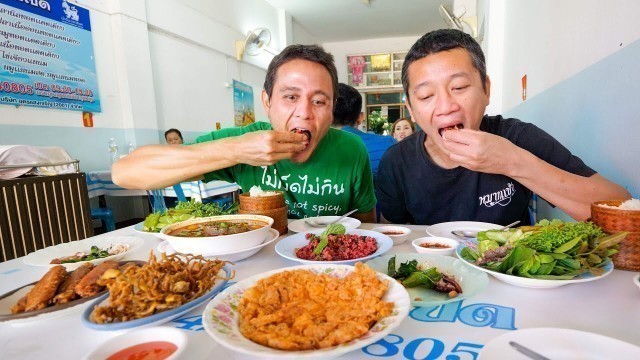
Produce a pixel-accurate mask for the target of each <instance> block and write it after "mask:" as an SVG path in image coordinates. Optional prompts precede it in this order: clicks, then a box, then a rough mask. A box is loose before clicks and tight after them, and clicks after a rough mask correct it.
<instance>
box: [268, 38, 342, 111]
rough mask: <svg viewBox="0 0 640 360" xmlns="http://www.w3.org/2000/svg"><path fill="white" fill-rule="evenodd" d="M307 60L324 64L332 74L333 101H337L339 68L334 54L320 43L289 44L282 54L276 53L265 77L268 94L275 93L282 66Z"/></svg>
mask: <svg viewBox="0 0 640 360" xmlns="http://www.w3.org/2000/svg"><path fill="white" fill-rule="evenodd" d="M296 59H301V60H307V61H311V62H314V63H317V64H320V65H322V66H324V67H325V68H326V69H327V71H328V72H329V75H331V83H332V84H333V101H334V103H335V100H336V98H337V97H338V70H336V64H335V62H334V60H333V55H331V54H329V53H328V52H326V51H325V50H324V49H323V48H322V47H321V46H318V45H299V44H298V45H289V46H287V47H286V48H284V50H282V52H280V54H278V55H276V56H275V57H274V58H273V60H271V63H270V64H269V67H268V68H267V75H266V77H265V79H264V91H265V92H266V93H267V96H269V98H271V94H272V93H273V85H274V84H275V83H276V75H277V73H278V69H279V68H280V66H282V65H284V64H286V63H288V62H289V61H291V60H296Z"/></svg>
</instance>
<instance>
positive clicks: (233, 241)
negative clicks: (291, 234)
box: [160, 214, 273, 255]
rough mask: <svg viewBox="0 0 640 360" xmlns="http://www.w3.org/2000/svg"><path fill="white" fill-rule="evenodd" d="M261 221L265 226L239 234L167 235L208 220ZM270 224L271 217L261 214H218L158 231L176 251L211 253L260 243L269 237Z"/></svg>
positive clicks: (235, 249) (239, 248)
mask: <svg viewBox="0 0 640 360" xmlns="http://www.w3.org/2000/svg"><path fill="white" fill-rule="evenodd" d="M242 220H245V221H247V220H249V221H261V222H264V223H265V226H263V227H261V228H259V229H256V230H251V231H247V232H243V233H239V234H232V235H219V236H202V237H180V236H172V235H168V234H169V233H170V232H171V231H173V230H176V229H178V228H181V227H184V226H188V225H193V224H200V223H206V222H210V221H242ZM271 225H273V219H272V218H270V217H268V216H262V215H250V214H243V215H220V216H211V217H204V218H197V219H191V220H186V221H181V222H179V223H174V224H171V225H168V226H165V227H164V228H162V230H161V231H160V234H162V237H163V238H164V239H165V240H167V241H168V242H169V244H171V247H172V248H173V249H174V250H175V251H178V252H181V253H187V254H195V255H199V254H213V253H225V252H231V251H237V250H243V249H248V248H250V247H253V246H256V245H260V244H261V243H263V242H264V240H265V239H266V238H267V237H269V234H270V231H271Z"/></svg>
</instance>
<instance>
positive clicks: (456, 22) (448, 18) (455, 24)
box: [438, 4, 482, 40]
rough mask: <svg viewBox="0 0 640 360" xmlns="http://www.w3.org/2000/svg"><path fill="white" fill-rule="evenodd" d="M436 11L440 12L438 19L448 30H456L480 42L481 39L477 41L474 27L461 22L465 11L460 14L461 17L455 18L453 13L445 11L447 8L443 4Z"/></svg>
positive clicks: (476, 32) (463, 21)
mask: <svg viewBox="0 0 640 360" xmlns="http://www.w3.org/2000/svg"><path fill="white" fill-rule="evenodd" d="M438 11H439V12H440V17H441V18H442V20H444V22H445V23H446V24H447V26H448V27H449V28H450V29H458V30H460V31H463V32H466V33H467V34H469V35H471V36H472V37H473V38H474V39H476V40H482V39H478V31H477V29H476V27H475V26H473V25H471V24H470V23H469V22H467V21H465V20H462V18H463V16H464V14H465V13H466V9H465V11H464V12H463V13H462V15H460V16H455V15H454V14H453V11H450V10H449V9H447V7H446V6H444V4H441V5H440V6H439V7H438ZM474 18H475V17H474Z"/></svg>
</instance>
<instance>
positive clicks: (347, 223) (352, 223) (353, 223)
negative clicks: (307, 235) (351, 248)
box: [288, 216, 362, 233]
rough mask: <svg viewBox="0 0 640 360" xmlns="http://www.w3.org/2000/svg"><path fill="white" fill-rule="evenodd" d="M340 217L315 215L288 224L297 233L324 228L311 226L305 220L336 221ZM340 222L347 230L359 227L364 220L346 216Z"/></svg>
mask: <svg viewBox="0 0 640 360" xmlns="http://www.w3.org/2000/svg"><path fill="white" fill-rule="evenodd" d="M339 217H340V216H314V217H310V218H306V219H299V220H295V221H292V222H290V223H289V225H288V228H289V230H291V231H293V232H297V233H301V232H314V231H316V230H322V229H323V228H319V227H313V226H309V225H307V223H306V222H304V221H305V220H317V221H334V220H337V219H338V218H339ZM338 224H342V225H344V227H345V228H346V229H347V230H350V229H357V228H358V226H360V224H362V222H360V220H358V219H356V218H352V217H346V218H344V219H342V220H340V222H338Z"/></svg>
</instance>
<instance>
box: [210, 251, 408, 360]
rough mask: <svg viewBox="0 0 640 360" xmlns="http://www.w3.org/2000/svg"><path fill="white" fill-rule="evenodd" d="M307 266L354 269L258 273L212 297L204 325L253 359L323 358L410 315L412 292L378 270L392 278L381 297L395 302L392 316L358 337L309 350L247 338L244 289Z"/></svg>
mask: <svg viewBox="0 0 640 360" xmlns="http://www.w3.org/2000/svg"><path fill="white" fill-rule="evenodd" d="M295 269H307V270H311V271H313V272H316V273H323V274H332V275H335V276H339V277H344V276H346V275H347V274H348V273H350V272H352V271H353V270H354V269H355V268H354V267H353V266H348V265H329V264H315V265H301V266H294V267H289V268H285V269H277V270H273V271H269V272H267V273H263V274H259V275H256V276H253V277H250V278H248V279H246V280H243V281H240V282H238V283H237V284H235V285H233V286H230V287H229V288H227V289H225V290H224V291H223V292H221V293H220V294H219V295H218V296H217V297H216V298H215V299H213V300H211V301H210V302H209V304H208V305H207V307H206V308H205V309H204V313H203V314H202V324H203V325H204V328H205V330H206V331H207V333H209V335H210V336H211V337H212V338H213V339H214V340H215V341H217V342H218V343H220V344H221V345H223V346H224V347H226V348H228V349H231V350H233V351H236V352H239V353H243V354H247V355H250V356H251V358H255V359H262V358H283V359H284V358H289V359H309V358H322V359H330V358H334V357H338V356H340V355H342V354H346V353H348V352H350V351H354V350H358V349H360V348H362V347H364V346H367V345H369V344H372V343H374V342H376V341H378V340H379V339H382V338H383V337H385V336H386V335H387V334H389V333H390V332H391V331H392V330H393V329H395V328H396V327H398V325H400V323H401V322H402V320H403V319H404V318H405V317H406V316H407V315H408V313H409V310H410V308H411V302H410V300H409V294H408V293H407V291H406V290H405V289H404V287H403V286H402V285H400V284H399V283H398V282H397V281H395V280H393V279H392V278H390V277H388V276H387V275H384V274H380V273H378V278H379V279H386V280H388V281H389V285H390V286H389V289H388V290H387V293H386V294H385V295H384V297H383V298H382V299H383V300H384V301H389V302H393V303H395V307H394V308H393V311H392V313H391V315H389V316H387V317H385V318H383V319H381V320H380V321H378V322H377V323H376V324H374V325H373V326H372V327H371V328H370V329H369V332H367V333H366V334H364V335H363V336H361V337H360V338H358V339H355V340H352V341H350V342H348V343H346V344H342V345H339V346H334V347H331V348H327V349H320V350H308V351H284V350H277V349H272V348H270V347H266V346H262V345H259V344H257V343H254V342H253V341H251V340H249V339H247V338H245V337H244V336H243V335H242V334H241V333H240V330H239V329H238V316H239V315H238V312H237V311H238V304H239V302H240V299H242V295H243V294H244V292H245V291H246V290H247V289H248V288H250V287H252V286H254V285H255V284H256V283H257V282H258V280H260V279H264V278H266V277H269V276H271V275H273V274H276V273H279V272H282V271H288V270H295Z"/></svg>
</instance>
